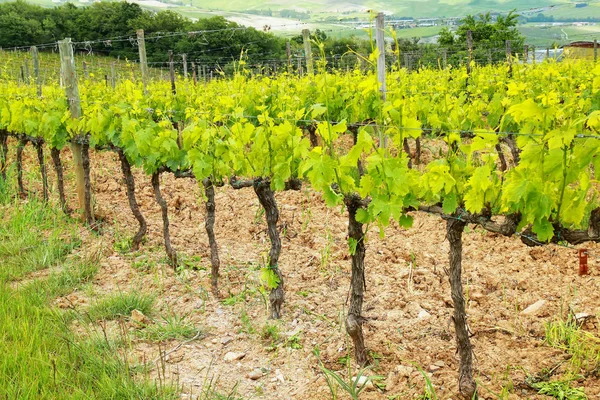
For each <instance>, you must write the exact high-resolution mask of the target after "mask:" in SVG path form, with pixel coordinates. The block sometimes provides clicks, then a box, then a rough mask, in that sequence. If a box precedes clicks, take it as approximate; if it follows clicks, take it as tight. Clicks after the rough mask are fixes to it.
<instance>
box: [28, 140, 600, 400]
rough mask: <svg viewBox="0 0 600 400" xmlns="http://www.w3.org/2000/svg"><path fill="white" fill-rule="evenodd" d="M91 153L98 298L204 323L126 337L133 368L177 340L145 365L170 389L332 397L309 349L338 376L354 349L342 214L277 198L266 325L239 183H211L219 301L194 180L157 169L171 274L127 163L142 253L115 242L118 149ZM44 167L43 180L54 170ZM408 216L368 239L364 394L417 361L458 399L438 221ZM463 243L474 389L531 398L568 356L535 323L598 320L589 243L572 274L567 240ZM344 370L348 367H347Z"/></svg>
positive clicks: (402, 383) (411, 390)
mask: <svg viewBox="0 0 600 400" xmlns="http://www.w3.org/2000/svg"><path fill="white" fill-rule="evenodd" d="M34 156H35V155H34V153H33V151H32V150H31V149H27V154H26V158H25V159H26V165H27V169H28V171H31V173H28V174H27V175H26V177H28V178H29V179H27V185H28V187H29V188H30V191H32V192H34V193H35V192H36V191H38V189H37V187H38V186H40V185H39V184H38V183H37V181H38V179H37V176H36V175H35V171H36V168H37V167H36V165H37V164H36V163H35V162H34V160H35V158H34ZM63 157H64V159H65V164H67V165H66V168H67V174H66V179H67V191H68V195H69V198H68V200H69V202H70V204H71V205H72V206H74V205H75V204H76V199H75V191H74V190H73V174H72V170H71V168H70V160H69V153H68V150H67V151H64V152H63ZM91 163H92V185H93V191H94V195H93V197H94V206H95V210H96V212H97V213H98V214H100V215H102V216H103V217H104V219H105V225H104V236H102V237H100V238H98V239H96V240H101V241H104V242H105V245H106V246H107V248H108V253H109V254H107V256H106V257H104V258H103V259H102V261H101V267H102V268H101V270H100V272H99V274H98V275H97V277H96V278H95V280H94V282H93V294H94V296H102V295H104V294H106V293H109V292H114V291H117V290H142V291H145V292H149V293H155V294H156V295H157V306H156V311H155V312H156V313H157V315H164V314H168V313H175V314H177V315H180V316H185V317H186V318H187V319H189V320H190V321H192V322H193V323H194V324H195V326H197V327H198V328H199V329H202V330H203V332H204V335H203V336H202V338H201V339H198V340H194V341H191V342H185V343H184V344H183V345H181V346H180V347H177V346H179V345H180V344H181V343H182V341H181V340H175V341H169V342H167V343H161V344H160V346H159V344H157V343H154V342H150V341H144V340H140V339H135V340H134V341H133V344H132V346H133V348H134V351H135V354H136V355H137V358H138V362H145V361H147V360H153V359H155V358H156V357H157V356H158V355H159V352H160V351H165V350H166V351H168V350H169V349H175V348H176V349H177V350H176V351H173V352H172V353H169V354H168V356H167V357H166V359H164V363H162V364H161V363H159V362H157V363H156V366H155V367H154V369H153V372H152V373H153V374H154V375H155V376H158V374H159V373H160V374H163V372H164V373H166V375H167V378H168V379H173V380H175V381H176V382H178V383H179V384H180V385H182V387H183V393H184V394H186V395H188V396H187V398H194V395H195V394H196V395H197V394H199V393H200V392H201V391H202V388H203V387H205V385H206V382H207V380H206V377H208V379H209V380H210V378H211V377H215V379H216V377H218V383H217V387H218V390H219V391H220V392H222V393H227V392H229V391H231V390H236V391H237V393H238V394H239V395H240V396H241V397H243V398H248V397H259V398H266V399H288V398H294V399H329V398H331V395H330V394H329V389H328V387H327V384H326V382H325V379H324V377H323V374H322V373H321V370H320V368H319V362H318V360H317V358H316V356H315V354H314V350H315V349H317V348H318V349H319V351H320V358H321V360H322V362H323V365H324V366H326V367H327V368H329V369H331V370H335V371H338V372H340V373H341V374H344V376H346V375H347V374H346V364H345V363H346V361H347V359H348V356H349V355H350V357H352V349H351V348H349V339H348V338H347V336H346V334H345V330H344V318H345V312H346V307H347V299H348V289H349V285H350V257H349V254H348V248H347V216H346V214H345V213H344V211H343V210H341V209H328V208H327V207H326V206H325V204H324V202H323V201H322V200H321V198H320V195H319V194H318V193H315V192H314V191H313V190H312V189H310V188H305V189H303V190H301V191H299V192H283V193H277V194H276V199H277V202H278V205H279V209H280V214H281V217H280V226H281V234H282V237H283V239H282V241H283V250H282V254H281V259H280V264H279V266H280V268H281V270H282V272H283V274H284V278H285V293H286V294H285V304H284V307H283V318H282V319H281V320H280V321H269V320H267V319H266V316H267V310H266V306H267V304H268V301H267V298H266V294H265V292H264V290H261V289H260V288H261V285H262V284H261V282H260V277H259V276H260V272H259V268H260V266H261V265H264V263H265V260H266V257H267V254H268V248H269V243H268V236H267V232H266V224H265V222H264V217H263V214H262V213H261V209H260V205H259V203H258V200H257V198H256V195H255V194H254V192H253V191H252V190H251V189H247V190H236V191H234V190H233V189H231V188H229V187H223V188H219V189H217V191H216V206H217V221H216V225H215V232H216V236H217V240H218V243H219V249H220V257H221V265H222V271H221V272H222V273H221V275H222V276H221V278H220V282H219V284H220V287H221V294H222V295H221V297H220V298H215V297H214V296H213V295H212V294H210V276H209V275H210V260H209V256H210V254H209V252H210V250H209V245H208V240H207V237H206V234H205V231H204V212H205V211H204V206H203V204H202V192H201V189H200V187H199V185H198V183H197V182H195V181H194V180H192V179H175V178H174V177H173V176H172V175H168V174H163V176H162V179H161V187H162V190H163V196H164V197H165V198H166V200H167V202H168V204H169V217H170V219H171V229H172V230H171V238H172V242H173V246H174V247H175V249H176V250H177V251H178V252H179V253H180V255H181V257H182V259H183V260H184V264H186V265H187V267H186V268H185V269H184V270H182V271H179V272H177V271H173V270H172V269H171V268H170V267H169V266H168V265H167V264H166V257H165V255H164V250H163V247H162V232H161V229H162V220H161V215H160V208H159V206H158V205H157V204H156V202H155V200H154V195H153V192H152V187H151V185H150V177H149V176H146V175H144V174H143V172H142V171H140V170H135V171H134V175H135V179H136V191H137V193H136V195H137V199H138V202H139V204H140V208H141V210H142V212H143V214H144V216H145V217H146V219H147V221H148V236H147V238H146V241H145V242H144V244H143V245H142V247H141V250H140V251H139V252H138V253H135V254H127V253H125V254H123V253H120V252H117V251H112V250H111V249H114V248H116V247H117V246H116V245H117V244H118V242H119V241H121V240H123V238H127V237H131V236H132V235H133V234H134V233H135V231H136V229H137V222H136V220H135V218H134V217H133V215H132V214H131V212H130V209H129V206H128V202H127V197H126V193H125V187H124V185H123V178H122V174H121V171H120V166H119V163H118V159H117V156H116V155H115V154H112V153H109V152H103V153H93V154H92V160H91ZM50 175H51V176H50V179H51V182H53V179H54V175H53V174H50ZM53 196H56V194H55V193H53ZM53 201H54V200H53ZM413 216H414V218H415V222H414V226H413V227H412V228H410V229H401V228H399V227H398V226H391V227H390V228H389V229H387V230H386V232H385V236H384V237H380V235H379V232H377V231H376V230H375V229H371V231H369V233H368V235H367V242H366V245H367V258H366V280H367V292H366V298H365V307H364V310H365V315H364V316H365V318H366V320H367V322H366V324H365V325H364V328H365V340H366V344H367V347H368V349H369V350H370V357H371V359H372V360H373V362H372V366H371V370H370V371H368V374H371V375H380V376H381V379H379V380H377V381H376V382H375V385H369V386H368V387H367V388H366V389H365V391H364V392H363V395H361V398H364V399H381V398H385V396H398V397H397V398H415V397H417V396H419V395H421V394H423V392H424V388H425V380H424V378H423V376H422V374H421V372H420V371H419V368H421V369H422V370H423V372H424V373H426V374H428V375H429V376H430V379H431V382H432V383H433V385H434V387H435V390H436V392H437V395H438V398H440V399H449V398H453V396H454V395H455V393H457V387H458V385H457V382H458V376H457V370H458V358H457V355H456V345H455V341H454V329H453V323H452V319H451V318H452V302H451V298H450V285H449V283H448V281H447V277H446V275H445V272H444V268H445V266H446V265H447V263H448V256H447V253H448V243H447V242H446V240H445V223H444V221H442V220H441V219H440V218H438V217H436V216H433V215H428V214H423V213H414V214H413ZM463 243H464V256H463V269H464V271H463V283H464V288H465V297H466V299H467V306H468V307H467V312H468V317H469V320H468V321H469V325H470V330H471V332H472V338H471V339H472V341H473V345H474V351H475V355H476V358H475V368H476V379H477V380H478V383H479V386H480V393H481V395H482V397H483V398H496V397H495V396H494V395H493V393H499V392H500V391H501V390H502V387H503V386H512V387H513V389H512V394H510V396H509V398H515V399H517V398H524V397H527V398H532V399H534V398H543V397H542V396H539V397H538V396H537V395H536V394H535V392H534V391H531V390H530V389H528V387H527V386H526V385H525V384H524V379H525V377H526V374H531V375H534V374H536V373H538V372H539V371H541V370H542V369H544V368H547V369H552V368H554V367H556V365H557V363H564V362H565V360H566V359H567V358H568V356H567V355H566V354H565V353H564V352H562V351H560V350H556V349H554V348H551V347H549V346H547V345H545V343H544V325H545V324H546V323H547V322H549V321H553V320H555V319H559V318H563V319H564V318H566V315H567V313H568V312H569V311H570V310H571V311H572V312H577V313H579V312H584V313H588V314H590V315H598V314H600V303H599V293H600V285H599V280H598V279H597V278H598V274H599V272H598V269H597V268H596V266H597V264H596V262H597V258H596V256H595V255H598V254H600V250H599V249H598V246H597V244H586V245H585V246H580V247H586V248H589V249H590V251H591V252H592V254H593V255H594V256H592V257H590V264H591V265H590V274H589V275H587V276H578V274H577V271H578V258H577V254H576V250H574V249H572V248H566V247H562V246H559V245H548V246H545V247H539V248H528V247H526V246H525V245H523V244H522V243H521V241H520V240H519V238H517V237H511V238H506V237H503V236H499V235H494V234H490V233H487V232H485V231H483V230H482V229H479V228H477V227H473V226H470V227H468V228H467V230H466V231H465V234H464V238H463ZM88 296H89V293H88V292H85V293H84V292H76V293H73V294H70V295H69V298H68V301H67V302H68V303H69V304H70V305H73V304H74V305H75V306H77V305H78V304H82V307H83V306H85V304H88V303H89V302H90V299H89V298H87V297H88ZM79 297H81V298H82V300H79ZM540 301H541V302H540ZM538 302H539V303H538ZM534 303H538V305H539V304H541V306H539V308H538V309H536V310H535V312H531V313H530V312H526V313H524V312H523V311H524V310H525V309H526V308H527V307H529V306H530V305H532V304H534ZM273 326H275V327H276V328H273ZM132 329H133V328H132ZM590 329H592V330H593V331H594V332H595V333H597V329H598V327H597V324H593V323H592V324H591V328H590ZM275 336H277V337H276V338H275ZM159 347H160V348H159ZM557 371H558V372H560V369H558V370H557ZM352 372H353V374H356V369H355V367H352ZM579 385H581V386H583V387H585V391H586V393H587V395H588V396H589V397H590V398H596V397H598V396H600V384H599V383H598V380H597V378H594V377H589V378H588V379H586V380H585V381H582V382H581V383H579Z"/></svg>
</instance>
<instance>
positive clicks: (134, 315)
mask: <svg viewBox="0 0 600 400" xmlns="http://www.w3.org/2000/svg"><path fill="white" fill-rule="evenodd" d="M131 320H132V321H135V322H137V323H138V324H142V325H144V324H146V323H147V321H148V319H147V318H146V316H145V315H144V314H143V313H142V312H141V311H139V310H133V311H132V312H131Z"/></svg>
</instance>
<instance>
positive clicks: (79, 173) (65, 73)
mask: <svg viewBox="0 0 600 400" xmlns="http://www.w3.org/2000/svg"><path fill="white" fill-rule="evenodd" d="M58 50H59V52H60V65H61V70H62V77H63V80H64V85H65V93H66V95H67V102H68V103H69V110H70V112H71V118H73V119H79V118H81V102H80V99H79V87H78V86H77V72H76V71H75V58H74V56H73V46H72V45H71V39H70V38H66V39H64V40H60V41H59V42H58ZM78 137H79V135H78ZM81 148H82V146H81V144H79V143H77V141H76V140H73V141H72V142H71V152H72V153H73V164H74V168H75V180H76V184H77V197H78V198H79V208H80V212H81V216H82V218H83V220H84V221H86V220H87V217H88V216H87V215H86V208H87V207H86V201H85V192H86V190H85V174H84V171H83V159H82V154H81Z"/></svg>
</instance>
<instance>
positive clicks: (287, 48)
mask: <svg viewBox="0 0 600 400" xmlns="http://www.w3.org/2000/svg"><path fill="white" fill-rule="evenodd" d="M285 55H286V56H287V72H288V74H291V73H292V48H291V46H290V42H285Z"/></svg>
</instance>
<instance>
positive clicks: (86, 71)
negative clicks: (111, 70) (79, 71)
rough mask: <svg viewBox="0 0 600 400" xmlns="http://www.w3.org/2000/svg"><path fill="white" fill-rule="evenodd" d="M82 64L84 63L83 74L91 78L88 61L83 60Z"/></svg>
mask: <svg viewBox="0 0 600 400" xmlns="http://www.w3.org/2000/svg"><path fill="white" fill-rule="evenodd" d="M82 64H83V76H84V78H85V79H87V78H89V75H88V70H87V63H86V62H85V61H83V63H82Z"/></svg>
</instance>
